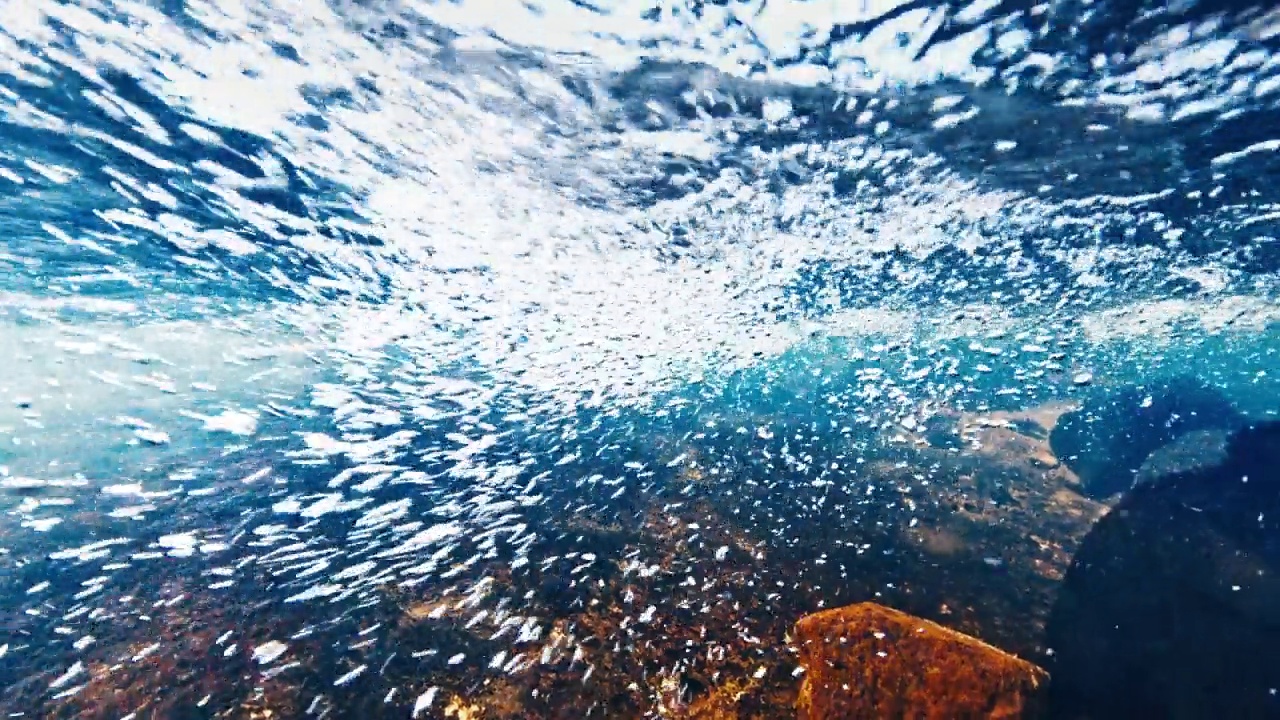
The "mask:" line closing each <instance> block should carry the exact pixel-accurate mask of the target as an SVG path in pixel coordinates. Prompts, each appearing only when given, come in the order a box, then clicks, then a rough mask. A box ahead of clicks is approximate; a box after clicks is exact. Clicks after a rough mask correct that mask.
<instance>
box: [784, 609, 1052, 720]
mask: <svg viewBox="0 0 1280 720" xmlns="http://www.w3.org/2000/svg"><path fill="white" fill-rule="evenodd" d="M796 643H797V645H798V646H799V649H800V655H801V664H802V665H803V666H804V669H805V675H804V685H803V687H801V689H800V698H799V700H798V701H797V703H796V709H797V711H798V715H799V717H800V718H801V720H819V719H821V720H838V719H840V718H912V719H915V718H938V719H939V720H958V719H960V718H1026V717H1038V716H1039V714H1040V704H1041V696H1042V693H1041V688H1042V686H1043V685H1044V684H1045V681H1046V680H1047V679H1048V676H1047V675H1046V674H1045V672H1044V671H1043V670H1041V669H1040V668H1038V667H1036V666H1035V665H1032V664H1031V663H1029V662H1026V661H1025V660H1021V659H1019V658H1016V657H1014V656H1012V655H1010V654H1008V653H1006V652H1004V651H1002V650H999V649H998V648H994V647H992V646H990V645H987V644H986V643H984V642H982V641H980V640H977V639H975V638H972V637H969V636H968V635H964V634H962V633H958V632H956V631H954V630H949V629H947V628H945V627H942V626H941V625H938V624H937V623H933V622H929V621H928V620H922V619H920V618H917V617H913V616H911V615H907V614H906V613H902V612H899V611H897V610H893V609H891V608H887V607H884V606H881V605H876V604H875V603H861V604H858V605H850V606H848V607H843V608H837V609H835V610H827V611H824V612H820V613H815V614H813V615H809V616H806V617H804V618H802V619H801V620H800V622H799V623H797V624H796Z"/></svg>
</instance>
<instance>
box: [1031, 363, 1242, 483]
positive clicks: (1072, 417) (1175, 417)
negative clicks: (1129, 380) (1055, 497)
mask: <svg viewBox="0 0 1280 720" xmlns="http://www.w3.org/2000/svg"><path fill="white" fill-rule="evenodd" d="M1244 424H1245V421H1244V418H1243V416H1242V415H1241V414H1240V413H1239V412H1237V411H1236V409H1235V407H1234V406H1233V405H1232V404H1231V402H1230V401H1229V400H1227V398H1226V397H1224V396H1223V395H1222V394H1221V393H1220V392H1218V391H1217V390H1215V389H1213V388H1211V387H1209V386H1207V385H1205V384H1203V383H1201V382H1199V381H1197V380H1194V379H1192V378H1183V377H1177V378H1170V379H1168V380H1163V381H1160V382H1156V383H1152V384H1148V385H1130V386H1126V387H1123V388H1120V389H1118V390H1104V391H1099V392H1097V393H1095V394H1093V395H1092V396H1090V397H1089V398H1087V399H1086V400H1085V402H1084V404H1083V405H1082V406H1081V407H1080V408H1079V409H1077V410H1074V411H1072V412H1069V413H1066V414H1064V415H1063V416H1062V417H1061V418H1060V419H1059V420H1058V423H1057V424H1056V425H1055V426H1054V428H1053V431H1052V432H1051V433H1050V435H1049V445H1050V447H1051V448H1052V449H1053V453H1054V455H1056V456H1057V457H1058V458H1059V459H1060V460H1062V462H1064V463H1065V464H1066V465H1067V467H1069V468H1070V469H1071V470H1072V471H1073V472H1074V473H1075V474H1076V475H1077V476H1078V477H1079V478H1080V482H1081V486H1082V488H1083V490H1084V493H1085V494H1086V495H1088V496H1090V497H1094V498H1105V497H1110V496H1112V495H1114V494H1116V493H1118V492H1123V491H1125V490H1128V489H1129V488H1130V487H1132V486H1133V483H1134V479H1135V477H1136V475H1137V473H1138V470H1139V469H1140V468H1141V467H1142V464H1143V462H1145V461H1146V459H1147V457H1148V456H1149V455H1151V453H1153V452H1155V451H1156V450H1158V449H1160V448H1161V447H1163V446H1165V445H1167V444H1169V443H1170V442H1172V441H1173V440H1175V439H1177V438H1178V437H1180V436H1182V435H1185V434H1187V433H1190V432H1197V431H1203V430H1235V429H1238V428H1240V427H1242V426H1243V425H1244Z"/></svg>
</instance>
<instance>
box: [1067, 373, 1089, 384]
mask: <svg viewBox="0 0 1280 720" xmlns="http://www.w3.org/2000/svg"><path fill="white" fill-rule="evenodd" d="M1071 382H1073V383H1075V384H1076V385H1088V384H1089V383H1091V382H1093V373H1087V372H1082V373H1079V374H1077V375H1076V376H1075V377H1073V378H1071Z"/></svg>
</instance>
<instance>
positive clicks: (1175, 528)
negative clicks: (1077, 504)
mask: <svg viewBox="0 0 1280 720" xmlns="http://www.w3.org/2000/svg"><path fill="white" fill-rule="evenodd" d="M1278 570H1280V423H1272V424H1268V425H1265V426H1262V427H1258V428H1254V429H1249V430H1244V431H1241V432H1239V433H1237V434H1236V435H1235V436H1234V437H1232V438H1231V440H1230V442H1229V444H1228V445H1227V450H1226V453H1225V457H1221V458H1220V459H1219V460H1218V462H1216V463H1214V464H1212V465H1210V466H1208V467H1203V466H1202V467H1198V468H1195V467H1193V468H1191V469H1185V468H1184V469H1182V470H1181V471H1179V472H1176V473H1174V474H1167V475H1164V476H1162V477H1158V478H1153V479H1151V480H1149V481H1148V482H1145V483H1143V484H1142V485H1139V486H1138V487H1136V488H1135V489H1134V490H1133V491H1132V492H1131V493H1129V494H1128V495H1127V496H1126V497H1125V498H1124V499H1123V500H1122V501H1121V502H1120V503H1119V504H1118V505H1117V506H1116V507H1115V508H1114V509H1113V510H1112V511H1111V513H1109V514H1108V515H1107V516H1106V517H1104V518H1103V519H1102V520H1100V521H1099V522H1098V523H1097V524H1096V525H1095V526H1094V528H1093V530H1092V531H1091V532H1090V533H1089V535H1088V536H1087V537H1086V538H1085V540H1084V542H1083V543H1082V544H1081V547H1080V550H1079V552H1078V553H1077V554H1076V557H1075V558H1074V560H1073V562H1072V565H1071V568H1070V570H1069V571H1068V573H1067V576H1066V579H1065V581H1064V583H1063V586H1062V589H1061V591H1060V593H1059V597H1058V601H1057V603H1056V605H1055V607H1054V609H1053V611H1052V613H1051V616H1050V620H1049V624H1048V627H1047V633H1046V634H1047V643H1048V645H1049V647H1051V648H1052V649H1053V651H1054V655H1053V658H1052V661H1051V662H1050V666H1049V670H1050V671H1051V672H1052V673H1053V685H1052V688H1051V690H1050V700H1051V705H1052V708H1053V714H1054V716H1055V717H1061V718H1081V717H1088V718H1092V719H1094V720H1097V719H1099V718H1139V717H1141V718H1147V717H1151V718H1155V717H1185V718H1202V717H1224V718H1227V717H1230V718H1237V717H1238V718H1257V717H1278V716H1280V697H1278V696H1277V694H1278V693H1280V578H1277V575H1276V573H1277V571H1278Z"/></svg>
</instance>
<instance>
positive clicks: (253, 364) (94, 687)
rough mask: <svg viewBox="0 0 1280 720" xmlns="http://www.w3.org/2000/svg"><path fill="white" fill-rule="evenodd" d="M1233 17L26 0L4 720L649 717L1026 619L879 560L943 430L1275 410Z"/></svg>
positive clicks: (1273, 135) (4, 278)
mask: <svg viewBox="0 0 1280 720" xmlns="http://www.w3.org/2000/svg"><path fill="white" fill-rule="evenodd" d="M1224 7H1226V6H1223V5H1222V4H1221V3H1204V4H1203V7H1200V6H1197V5H1196V4H1195V3H1193V2H1186V3H1171V4H1167V5H1166V4H1165V3H1148V4H1145V5H1139V4H1138V3H1120V2H1114V3H1108V2H1095V3H1088V2H1085V3H1078V2H1062V3H1045V4H1039V5H1033V4H1030V3H1025V4H1024V3H1017V2H998V1H986V0H979V1H978V2H975V3H971V4H967V5H944V4H938V5H937V6H931V5H928V4H925V3H901V4H895V3H893V2H889V1H887V0H856V1H854V2H838V1H836V0H832V1H830V2H816V1H815V2H794V1H793V2H777V1H776V0H771V1H770V2H767V3H766V2H764V1H763V0H754V1H751V2H725V3H711V2H707V3H703V2H688V3H665V2H658V3H655V2H622V1H619V2H612V3H609V2H602V3H599V4H597V5H591V4H588V3H585V2H576V1H572V0H555V1H554V2H544V3H540V4H539V3H515V2H511V3H507V2H459V3H454V2H438V3H437V2H407V1H406V2H395V1H387V2H379V1H376V0H375V1H374V2H331V3H328V4H326V3H323V2H319V1H313V0H296V1H292V2H283V1H281V2H274V3H272V2H261V3H259V2H235V3H233V2H182V1H176V2H152V3H145V2H116V3H106V2H102V3H99V2H80V3H72V4H62V3H54V2H48V1H45V0H40V1H37V2H19V1H17V0H14V1H13V2H10V3H8V4H7V5H6V6H5V8H4V11H3V14H0V62H3V66H2V67H0V83H2V87H0V93H2V94H3V98H2V99H0V103H2V105H0V108H2V110H3V121H2V122H3V125H2V126H0V127H2V128H3V130H2V135H0V137H3V141H4V142H3V143H2V144H0V194H2V195H0V198H2V199H0V202H2V203H3V209H4V216H3V220H4V228H3V229H4V234H3V236H0V237H2V239H0V347H2V348H3V355H2V356H0V357H2V359H3V360H4V363H3V368H4V369H3V372H2V373H0V500H2V501H3V507H4V513H5V514H4V516H3V518H2V520H0V522H3V526H2V527H3V531H2V532H0V553H3V554H2V555H0V593H3V599H4V603H3V606H2V607H3V609H4V610H3V627H2V628H0V681H2V682H3V685H4V686H5V687H6V688H7V689H6V690H5V692H4V694H3V697H4V699H3V700H0V704H3V705H5V706H6V709H7V710H9V711H11V712H25V713H27V714H28V716H45V715H46V714H52V715H54V716H68V717H69V716H74V715H76V713H82V714H83V715H82V716H85V717H124V716H127V715H129V714H130V713H137V715H136V717H215V716H216V717H233V716H245V717H270V715H264V714H261V713H263V712H266V711H267V710H271V711H272V712H274V713H275V716H276V717H280V716H286V717H289V716H303V715H305V714H307V713H310V714H313V715H321V716H324V715H327V716H329V717H352V716H354V713H357V712H361V713H374V714H385V716H387V717H410V716H413V717H437V716H441V715H442V714H444V713H446V712H447V713H450V714H452V715H455V716H465V715H462V713H464V712H470V711H469V710H467V709H466V708H467V707H469V705H468V703H472V702H475V703H478V704H479V705H483V706H484V707H485V708H486V710H485V712H487V713H488V714H489V715H488V716H495V717H497V716H503V713H504V712H507V713H509V715H508V716H510V717H530V716H541V715H548V716H558V715H566V716H567V715H570V714H573V713H576V715H575V716H577V717H581V716H582V715H583V714H586V715H587V716H591V717H631V716H643V715H658V714H664V715H668V716H669V715H671V714H672V713H676V712H679V711H682V710H683V709H686V708H687V707H688V706H689V703H690V701H691V699H693V698H695V697H696V696H698V695H699V693H705V692H706V691H708V689H709V688H711V687H714V686H717V685H718V684H720V683H722V682H723V681H726V680H729V679H733V678H729V677H728V676H726V675H724V673H726V672H729V671H728V670H725V668H733V669H735V670H737V671H739V672H740V673H741V676H740V677H738V678H737V680H741V681H742V682H744V683H748V684H749V683H751V682H756V683H764V684H763V685H761V687H779V688H780V687H784V686H786V685H787V683H789V682H794V677H795V672H794V669H795V667H796V665H795V660H794V658H793V657H792V656H791V655H790V654H789V652H788V650H787V648H786V644H785V642H786V641H785V638H784V637H783V635H782V632H783V630H784V629H785V624H786V623H790V622H794V620H795V619H796V618H798V617H799V616H800V615H802V614H804V613H806V612H811V611H813V610H816V609H818V608H820V607H824V606H825V607H832V606H836V605H840V604H843V603H847V602H854V601H859V600H865V599H878V600H880V601H882V602H886V603H888V604H896V605H900V606H905V607H908V608H909V609H912V610H913V611H916V612H920V613H925V614H927V613H929V612H935V613H936V612H941V613H942V616H945V615H946V613H947V612H949V610H945V609H944V610H941V611H940V610H939V609H938V608H939V606H940V605H941V606H945V605H946V603H947V602H954V600H951V598H953V597H955V596H957V595H958V596H960V597H963V598H968V599H969V600H971V601H972V602H974V603H975V605H981V603H983V602H985V600H984V598H985V597H986V596H984V595H983V593H984V592H988V591H990V592H991V593H993V596H996V595H998V596H1001V597H1006V598H1014V599H1013V600H1010V603H1011V604H1010V605H1009V606H1008V607H1005V606H1000V609H999V612H998V613H991V614H1001V613H1004V612H1005V611H1006V610H1008V611H1009V612H1010V613H1012V614H1011V615H1010V616H1009V617H1006V618H1005V619H1004V620H1003V621H1002V622H1004V623H1005V625H1017V622H1018V621H1017V620H1015V619H1011V618H1013V617H1015V616H1017V614H1018V612H1023V611H1025V614H1026V615H1027V616H1028V617H1032V616H1036V615H1037V613H1039V614H1043V610H1044V607H1043V606H1044V603H1041V604H1040V605H1038V606H1036V607H1039V609H1038V610H1037V609H1035V608H1033V607H1031V606H1032V605H1034V604H1035V603H1036V602H1040V601H1038V600H1037V601H1034V602H1033V601H1031V600H1027V601H1026V603H1024V605H1019V604H1018V601H1017V600H1016V598H1017V597H1018V596H1019V593H1020V592H1022V591H1023V590H1025V589H1026V585H1025V584H1024V581H1023V579H1022V576H1021V575H1018V572H1017V571H1015V568H1014V566H1015V565H1016V562H1015V560H1016V558H1003V559H1002V558H1001V557H996V556H992V555H991V554H990V552H989V547H986V546H983V548H985V549H981V551H980V552H979V553H978V554H979V556H980V558H981V560H982V562H978V563H976V565H975V568H974V569H973V571H972V576H971V577H970V576H965V577H969V579H967V580H965V579H957V577H960V576H963V575H964V573H963V572H958V573H957V575H956V577H952V576H950V575H948V576H946V578H947V579H946V581H945V582H943V581H942V580H940V581H939V583H940V584H939V585H937V586H931V585H929V584H928V583H927V582H924V580H923V579H922V577H923V576H921V577H911V576H908V575H906V574H904V573H908V569H907V568H909V567H914V566H911V565H910V564H909V563H908V565H904V566H899V565H895V564H894V563H895V562H897V561H896V560H895V561H892V562H891V561H889V560H884V559H883V558H884V557H886V556H888V555H893V554H894V553H895V552H896V553H902V552H904V550H903V548H901V547H898V546H896V545H894V544H893V543H892V542H889V540H886V538H895V537H897V538H899V539H901V538H900V536H899V535H897V534H896V533H898V531H899V530H901V531H902V532H907V531H908V530H913V529H914V528H916V527H917V523H919V522H925V524H930V523H935V522H936V523H943V521H942V520H939V517H941V516H940V515H939V513H941V514H943V515H945V514H946V513H949V512H951V509H950V508H951V506H950V505H947V506H946V508H944V507H943V505H944V502H943V500H942V499H941V498H944V497H946V498H947V499H946V503H950V502H951V495H948V494H947V493H948V492H952V493H953V494H954V483H955V482H958V480H957V478H959V477H961V476H963V477H964V478H968V477H970V476H971V475H974V474H976V473H977V472H978V471H975V470H973V467H972V464H973V463H974V462H977V460H975V458H983V457H990V456H992V448H991V441H990V439H989V438H987V440H986V441H985V444H984V439H983V438H980V437H978V436H976V435H974V433H972V432H961V433H958V434H954V435H955V438H954V439H955V442H953V443H950V442H934V441H932V440H931V439H930V433H931V431H932V430H933V429H935V428H938V427H942V426H943V425H946V426H947V427H951V426H953V425H955V424H956V423H957V422H959V423H960V426H965V423H969V426H971V427H984V426H985V425H984V424H983V423H984V422H985V423H986V425H991V424H995V425H1000V424H1002V423H1008V422H1009V421H1008V419H1007V418H1009V417H1013V416H1014V415H1017V413H1018V412H1024V413H1025V412H1032V413H1034V412H1036V411H1037V409H1042V408H1055V407H1058V408H1060V407H1066V406H1067V405H1066V404H1067V403H1071V402H1075V401H1077V400H1078V399H1080V398H1081V397H1083V396H1085V395H1086V394H1087V393H1088V392H1093V391H1097V390H1099V389H1102V390H1105V389H1106V388H1119V387H1121V386H1125V385H1128V384H1133V383H1138V384H1141V383H1148V382H1154V381H1157V380H1158V379H1160V378H1167V377H1170V376H1174V375H1178V376H1190V377H1194V378H1197V379H1199V380H1200V381H1202V382H1203V383H1205V384H1207V385H1209V386H1212V387H1214V388H1217V389H1218V390H1220V391H1221V392H1222V394H1223V395H1224V396H1225V397H1227V398H1228V399H1229V400H1230V401H1231V402H1232V403H1234V405H1235V406H1236V408H1237V409H1238V410H1239V411H1240V413H1242V415H1243V416H1245V417H1246V418H1248V419H1249V421H1260V420H1265V419H1267V418H1268V417H1274V416H1275V415H1276V413H1277V411H1278V410H1280V364H1277V348H1280V341H1278V336H1277V320H1278V319H1280V305H1277V302H1276V301H1277V292H1278V290H1280V278H1277V271H1278V270H1280V239H1277V237H1280V197H1278V196H1277V193H1278V192H1280V191H1278V190H1277V184H1276V182H1275V179H1276V177H1277V175H1276V174H1275V171H1276V169H1277V167H1276V160H1275V153H1276V152H1277V151H1278V150H1280V131H1277V128H1278V127H1280V125H1277V120H1278V118H1280V115H1278V114H1277V111H1278V110H1280V54H1277V52H1276V51H1277V48H1278V44H1280V14H1277V13H1276V12H1274V11H1270V12H1268V8H1267V7H1265V6H1264V5H1259V6H1256V7H1250V6H1246V5H1244V4H1242V3H1233V4H1231V5H1230V7H1226V9H1222V8H1224ZM1002 413H1003V414H1002ZM1011 413H1012V414H1011ZM957 418H959V420H957ZM1002 418H1004V419H1002ZM940 423H941V424H940ZM947 423H950V425H947ZM943 435H945V436H947V437H948V438H950V437H951V434H949V433H947V432H944V433H943ZM934 440H936V438H934ZM935 446H936V447H937V448H938V453H935V454H934V455H930V456H929V457H930V460H929V461H928V463H927V464H925V463H924V462H923V461H922V460H921V457H923V456H920V455H914V454H912V453H916V452H925V451H926V450H929V451H932V449H934V448H935ZM944 446H945V447H944ZM997 450H999V449H998V448H997ZM1000 452H1003V451H998V452H995V453H994V454H995V455H999V454H1000ZM984 453H986V454H984ZM947 457H951V458H952V459H953V460H954V462H955V463H959V464H961V465H964V464H965V463H969V464H968V465H965V466H964V467H965V468H968V469H963V468H962V469H955V468H952V467H950V466H948V465H947V464H946V462H944V460H945V459H946V458H947ZM939 458H942V460H940V459H939ZM993 462H994V461H993ZM957 467H958V466H957ZM966 473H967V474H966ZM1042 474H1043V473H1042ZM1010 482H1013V481H1010ZM983 492H985V491H983ZM1019 497H1021V496H1019ZM1098 507H1099V508H1100V507H1101V506H1100V505H1099V506H1098ZM1260 522H1261V520H1260ZM1024 529H1025V528H1021V529H1019V530H1018V531H1017V532H1019V533H1020V532H1022V531H1023V530H1024ZM1033 529H1034V528H1033ZM1078 529H1079V530H1080V531H1081V532H1083V531H1084V530H1087V524H1085V525H1082V526H1081V527H1080V528H1078ZM992 532H993V533H998V530H992ZM1044 534H1045V535H1046V536H1047V537H1048V538H1049V540H1048V541H1047V542H1050V543H1055V542H1065V540H1064V539H1063V538H1058V539H1055V538H1054V537H1053V536H1052V531H1051V530H1045V531H1044ZM1069 534H1070V533H1067V535H1069ZM1078 535H1079V534H1078V533H1077V534H1076V535H1075V536H1072V539H1073V541H1074V540H1078V539H1079V537H1078ZM901 537H907V536H901ZM1065 537H1066V536H1065V535H1064V538H1065ZM894 542H897V541H894ZM902 542H904V543H907V545H910V543H909V542H908V541H907V540H903V541H902ZM999 542H1002V541H999V540H996V541H992V543H991V545H992V546H994V545H998V544H999ZM885 543H889V544H887V545H886V544H885ZM945 544H946V543H943V545H945ZM907 545H904V547H906V546H907ZM978 545H980V546H981V543H978ZM941 554H942V555H945V554H946V553H945V552H944V553H941ZM868 558H880V559H879V560H868ZM859 563H862V564H859ZM1006 563H1010V564H1008V565H1007V566H1006ZM935 565H936V563H935ZM965 572H967V571H965ZM1028 572H1029V571H1028ZM982 573H986V574H985V575H984V574H982ZM1027 582H1030V581H1027ZM913 583H914V584H913ZM1037 587H1038V586H1037ZM1046 587H1047V586H1046ZM957 588H959V589H957ZM1036 592H1039V591H1036ZM1045 592H1050V590H1045ZM1031 595H1035V593H1031ZM1036 597H1039V596H1038V595H1037V596H1036ZM1020 608H1021V609H1020ZM989 615H990V614H989ZM989 615H988V616H984V615H983V613H982V612H981V611H980V610H978V611H975V615H974V617H973V618H972V622H971V623H970V624H969V625H967V626H966V629H968V630H969V631H971V632H976V633H979V634H983V633H984V632H985V633H988V634H989V635H991V636H992V637H993V638H995V639H996V640H1005V641H1006V644H1007V645H1014V646H1016V647H1015V648H1012V649H1017V650H1019V651H1021V652H1024V653H1030V652H1036V651H1038V650H1044V649H1045V648H1043V647H1042V645H1043V643H1041V642H1040V641H1039V640H1037V639H1036V638H1035V636H1034V633H1033V632H1031V631H1025V632H1024V631H1023V630H1017V629H1015V630H1008V629H1007V628H1005V626H1004V625H1002V624H1001V622H995V624H992V618H991V617H990V616H989ZM940 617H941V616H940ZM771 623H773V624H771ZM777 623H782V624H777ZM708 628H709V629H708ZM769 633H773V634H772V635H770V634H769ZM726 654H728V655H731V656H733V657H736V658H737V660H725V656H726ZM708 668H712V669H708ZM761 702H763V701H761ZM575 703H576V704H575ZM449 708H451V709H449ZM504 708H505V709H504ZM512 708H516V709H512ZM571 708H574V709H572V710H571ZM1273 709H1274V708H1273Z"/></svg>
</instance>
